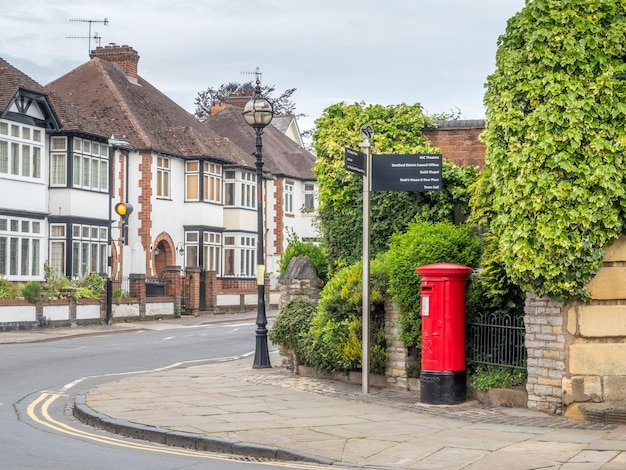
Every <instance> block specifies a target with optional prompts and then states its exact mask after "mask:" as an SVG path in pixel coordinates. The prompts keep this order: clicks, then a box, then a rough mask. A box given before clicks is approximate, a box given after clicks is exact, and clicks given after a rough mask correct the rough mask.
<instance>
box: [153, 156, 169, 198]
mask: <svg viewBox="0 0 626 470" xmlns="http://www.w3.org/2000/svg"><path fill="white" fill-rule="evenodd" d="M156 192H157V197H161V198H165V199H167V198H169V197H170V159H169V158H167V157H157V191H156Z"/></svg>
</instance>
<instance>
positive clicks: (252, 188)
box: [241, 171, 256, 209]
mask: <svg viewBox="0 0 626 470" xmlns="http://www.w3.org/2000/svg"><path fill="white" fill-rule="evenodd" d="M241 205H242V206H243V207H249V208H251V209H254V208H256V175H255V174H254V173H252V172H251V171H242V172H241Z"/></svg>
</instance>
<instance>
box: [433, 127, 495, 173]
mask: <svg viewBox="0 0 626 470" xmlns="http://www.w3.org/2000/svg"><path fill="white" fill-rule="evenodd" d="M484 129H485V122H484V121H483V120H472V121H440V122H438V127H437V128H435V129H424V130H423V132H424V136H426V137H427V138H428V139H429V140H430V142H431V143H432V145H433V147H439V148H440V149H441V153H442V155H443V158H445V159H446V160H449V161H451V162H453V163H454V164H455V165H457V166H469V165H472V166H478V167H479V168H482V167H483V166H484V164H485V151H486V147H485V144H484V143H483V142H481V141H480V138H479V136H480V134H481V132H482V131H483V130H484Z"/></svg>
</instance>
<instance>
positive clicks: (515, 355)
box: [467, 314, 528, 369]
mask: <svg viewBox="0 0 626 470" xmlns="http://www.w3.org/2000/svg"><path fill="white" fill-rule="evenodd" d="M525 332H526V328H525V326H524V319H523V318H522V317H520V316H511V315H495V314H489V315H478V317H477V318H476V319H475V320H473V321H472V322H469V323H468V324H467V341H468V352H467V354H468V355H467V361H468V362H471V363H474V364H488V365H498V366H507V367H515V368H518V369H525V368H526V362H527V358H528V354H527V351H526V346H525V345H524V335H525Z"/></svg>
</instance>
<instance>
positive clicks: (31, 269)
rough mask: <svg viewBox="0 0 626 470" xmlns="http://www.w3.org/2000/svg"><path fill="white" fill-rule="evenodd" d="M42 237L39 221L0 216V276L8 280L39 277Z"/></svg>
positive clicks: (40, 272) (40, 271)
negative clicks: (7, 277) (6, 277)
mask: <svg viewBox="0 0 626 470" xmlns="http://www.w3.org/2000/svg"><path fill="white" fill-rule="evenodd" d="M42 239H43V236H42V233H41V221H39V220H35V219H27V218H17V217H16V218H13V217H12V218H8V217H3V216H0V276H1V275H4V276H9V280H27V279H32V278H38V277H40V276H41V274H42V265H41V240H42ZM11 277H13V279H11Z"/></svg>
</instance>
